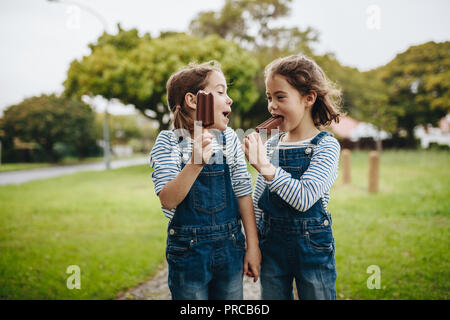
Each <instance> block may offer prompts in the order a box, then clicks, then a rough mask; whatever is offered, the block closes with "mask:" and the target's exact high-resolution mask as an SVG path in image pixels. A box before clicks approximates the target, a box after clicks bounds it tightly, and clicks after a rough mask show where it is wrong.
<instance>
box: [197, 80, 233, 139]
mask: <svg viewBox="0 0 450 320" xmlns="http://www.w3.org/2000/svg"><path fill="white" fill-rule="evenodd" d="M227 89H228V87H227V82H226V80H225V77H224V75H223V73H222V72H218V71H211V72H210V73H209V75H208V85H207V86H206V87H205V89H204V90H205V91H206V92H211V93H212V94H213V96H214V125H213V126H212V128H214V129H218V130H220V131H225V130H226V128H227V125H228V122H229V121H230V119H228V115H229V114H230V112H231V104H232V103H233V100H231V99H230V97H229V96H228V94H227Z"/></svg>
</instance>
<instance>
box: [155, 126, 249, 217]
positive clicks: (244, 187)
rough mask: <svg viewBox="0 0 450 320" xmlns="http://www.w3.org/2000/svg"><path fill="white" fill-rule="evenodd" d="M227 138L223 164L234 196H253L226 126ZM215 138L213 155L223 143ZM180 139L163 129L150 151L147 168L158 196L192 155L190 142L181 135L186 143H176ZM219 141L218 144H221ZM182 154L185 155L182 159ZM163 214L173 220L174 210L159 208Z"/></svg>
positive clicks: (238, 149) (237, 144)
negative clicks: (151, 171) (226, 168)
mask: <svg viewBox="0 0 450 320" xmlns="http://www.w3.org/2000/svg"><path fill="white" fill-rule="evenodd" d="M224 133H225V139H226V154H227V157H226V163H227V164H228V165H229V168H230V174H231V184H232V188H233V191H234V193H235V195H236V197H242V196H245V195H251V194H252V181H251V176H250V173H249V172H248V171H247V165H246V162H245V158H244V153H243V151H242V149H241V143H240V141H239V139H238V136H237V135H236V133H235V132H234V130H233V129H231V128H229V127H227V129H226V130H225V132H224ZM217 137H218V136H214V139H213V140H212V149H213V152H216V151H218V150H219V148H222V143H220V144H219V143H218V141H217ZM179 139H180V136H179V135H178V134H177V133H176V131H173V130H163V131H161V132H160V133H159V135H158V137H157V138H156V142H155V145H154V146H153V148H152V151H151V152H150V166H151V167H152V168H153V169H154V171H153V173H152V180H153V183H154V187H155V192H156V194H157V195H158V194H159V193H160V191H161V190H162V189H163V187H164V186H165V185H166V183H167V182H169V181H171V180H173V179H174V178H175V177H176V176H177V175H178V173H180V172H181V162H182V161H184V162H186V161H187V160H189V159H188V158H187V157H188V156H189V155H191V154H192V143H193V140H192V139H191V138H190V137H188V136H184V139H185V142H184V143H178V142H179ZM220 142H221V141H220ZM181 154H183V155H184V157H185V158H184V159H182V157H181ZM162 211H163V213H164V215H165V216H166V217H167V218H169V219H172V218H173V216H174V214H175V211H176V208H174V209H172V210H167V209H165V208H163V207H162Z"/></svg>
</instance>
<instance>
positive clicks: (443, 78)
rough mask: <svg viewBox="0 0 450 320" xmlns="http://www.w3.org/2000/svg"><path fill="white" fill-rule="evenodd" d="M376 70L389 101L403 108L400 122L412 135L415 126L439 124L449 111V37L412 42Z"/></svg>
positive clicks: (411, 137) (411, 135) (400, 125)
mask: <svg viewBox="0 0 450 320" xmlns="http://www.w3.org/2000/svg"><path fill="white" fill-rule="evenodd" d="M376 74H377V76H378V77H380V79H381V80H382V81H383V82H384V83H385V84H386V86H387V88H388V89H389V92H388V93H389V101H388V103H389V105H391V106H394V107H396V108H399V109H400V110H401V114H400V115H399V117H398V126H399V127H400V128H403V129H405V130H406V131H407V132H408V136H409V138H410V139H413V137H414V135H413V134H414V133H413V132H414V127H415V126H417V125H419V124H424V125H425V124H432V125H436V124H437V122H438V120H439V119H440V118H442V117H443V116H445V115H446V114H447V113H449V112H450V41H446V42H441V43H436V42H433V41H431V42H427V43H424V44H421V45H418V46H412V47H410V48H408V50H406V51H405V52H403V53H400V54H398V55H397V56H396V57H395V58H394V59H393V60H392V61H391V62H389V63H388V64H387V65H385V66H383V67H380V68H378V69H377V70H376Z"/></svg>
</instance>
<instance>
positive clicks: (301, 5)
mask: <svg viewBox="0 0 450 320" xmlns="http://www.w3.org/2000/svg"><path fill="white" fill-rule="evenodd" d="M66 2H67V3H70V1H66ZM77 2H78V3H81V4H84V5H85V6H88V7H89V8H91V9H93V10H94V11H96V12H98V13H99V14H100V15H101V16H102V17H103V19H104V21H105V23H106V24H107V26H108V29H109V31H110V32H114V33H115V32H116V24H117V23H118V22H120V23H121V25H122V27H123V28H125V29H129V28H137V29H138V30H139V31H140V32H141V34H143V33H145V32H149V33H150V34H151V35H152V36H158V34H159V31H164V30H176V31H186V30H187V27H188V25H189V22H190V21H191V20H192V18H193V17H194V16H195V15H196V14H197V13H198V12H200V11H202V10H218V9H220V8H221V7H222V5H223V3H224V0H163V1H161V0H146V1H144V0H141V1H140V0H122V1H119V0H116V1H113V0H91V1H86V0H84V1H83V0H79V1H77ZM449 15H450V1H448V0H429V1H426V0H422V1H418V0H391V1H388V0H378V1H377V0H373V1H367V0H341V1H337V0H315V1H305V0H294V1H293V4H292V10H291V15H290V16H289V17H288V18H286V19H283V20H282V21H280V22H278V23H277V24H282V25H285V26H299V27H300V28H301V29H304V28H305V27H307V26H311V27H313V28H315V29H316V30H317V31H319V33H320V43H319V44H318V45H317V46H316V50H317V53H323V52H326V51H330V52H333V53H335V55H336V57H337V58H338V60H339V61H340V62H341V63H342V64H344V65H348V66H352V67H357V68H358V69H360V70H369V69H371V68H374V67H377V66H380V65H383V64H385V63H387V62H389V61H390V60H391V59H392V58H394V57H395V55H396V54H398V53H400V52H403V51H405V50H406V49H407V48H408V47H409V46H411V45H417V44H421V43H424V42H427V41H430V40H434V41H439V42H440V41H448V40H450V19H449V18H448V17H449ZM102 32H103V25H102V23H101V22H100V21H99V19H97V18H96V17H95V16H94V15H92V14H90V13H87V12H86V11H84V10H81V11H80V10H79V9H78V7H76V6H74V5H70V4H59V3H50V2H48V1H44V0H1V1H0V43H1V51H0V70H1V74H0V93H1V94H0V111H1V110H2V109H4V108H5V107H7V106H9V105H11V104H14V103H18V102H20V101H21V100H23V99H24V98H26V97H30V96H33V95H40V94H41V93H52V92H58V93H59V92H61V91H62V89H63V87H62V82H63V81H64V79H65V77H66V72H67V70H68V68H69V64H70V62H71V61H72V60H73V59H79V58H81V57H82V56H83V55H86V54H89V49H88V46H87V45H88V43H91V42H94V41H95V40H96V39H97V38H98V36H99V35H100V34H101V33H102ZM129 109H130V108H128V110H129ZM117 112H119V110H118V109H117Z"/></svg>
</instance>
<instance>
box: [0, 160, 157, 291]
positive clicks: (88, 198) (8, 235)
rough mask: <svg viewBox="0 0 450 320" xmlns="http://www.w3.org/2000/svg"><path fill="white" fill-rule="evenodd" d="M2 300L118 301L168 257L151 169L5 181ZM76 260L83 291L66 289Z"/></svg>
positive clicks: (0, 216)
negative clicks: (17, 182) (14, 183)
mask: <svg viewBox="0 0 450 320" xmlns="http://www.w3.org/2000/svg"><path fill="white" fill-rule="evenodd" d="M0 212H1V213H0V298H2V299H113V298H114V297H115V296H116V295H117V294H118V293H119V292H121V291H125V290H126V289H128V288H129V287H131V286H134V285H136V284H138V283H139V282H142V281H144V280H146V279H148V278H149V277H150V276H151V275H152V274H153V273H154V272H155V271H156V270H157V266H158V265H159V264H161V263H162V262H163V259H164V247H165V228H166V227H165V226H166V219H165V218H164V217H163V215H162V214H161V213H160V209H159V200H158V199H157V198H156V196H155V194H154V191H153V186H152V183H151V178H150V169H149V168H148V167H146V166H135V167H129V168H123V169H118V170H113V171H108V172H81V173H77V174H74V175H70V176H65V177H60V178H54V179H49V180H44V181H35V182H30V183H26V184H23V185H20V186H5V187H0ZM70 265H78V266H79V267H80V271H81V290H76V289H73V290H69V289H67V287H66V281H67V278H68V277H69V276H70V274H66V270H67V267H68V266H70Z"/></svg>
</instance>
